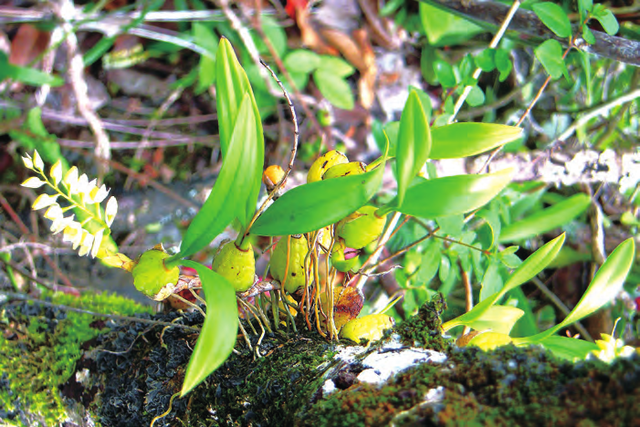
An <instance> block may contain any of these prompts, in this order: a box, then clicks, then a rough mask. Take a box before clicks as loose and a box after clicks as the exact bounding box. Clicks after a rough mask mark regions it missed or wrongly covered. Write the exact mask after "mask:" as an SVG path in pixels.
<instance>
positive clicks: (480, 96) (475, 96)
mask: <svg viewBox="0 0 640 427" xmlns="http://www.w3.org/2000/svg"><path fill="white" fill-rule="evenodd" d="M465 101H466V102H467V104H469V105H470V106H471V107H477V106H479V105H482V104H484V92H483V91H482V89H480V87H478V85H473V86H472V87H471V90H470V91H469V95H467V99H466V100H465Z"/></svg>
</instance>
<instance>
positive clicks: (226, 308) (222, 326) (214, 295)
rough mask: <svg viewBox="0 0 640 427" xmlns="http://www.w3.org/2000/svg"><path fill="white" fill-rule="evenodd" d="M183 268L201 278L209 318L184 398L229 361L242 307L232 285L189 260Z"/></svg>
mask: <svg viewBox="0 0 640 427" xmlns="http://www.w3.org/2000/svg"><path fill="white" fill-rule="evenodd" d="M182 265H184V266H185V267H190V268H193V269H195V270H196V271H197V272H198V275H199V276H200V281H201V282H202V289H203V291H204V296H205V299H206V301H207V317H206V318H205V319H204V324H203V325H202V330H201V331H200V336H199V337H198V341H197V342H196V346H195V348H194V349H193V354H192V355H191V358H190V359H189V364H188V365H187V371H186V373H185V376H184V382H183V383H182V390H181V391H180V396H184V395H185V394H187V393H189V392H190V391H191V390H193V388H195V387H196V386H197V385H198V384H200V383H201V382H202V381H204V380H205V379H206V378H207V377H208V376H209V375H210V374H211V373H212V372H213V371H215V370H216V369H217V368H218V367H220V365H222V364H223V363H224V361H225V360H227V358H228V357H229V355H231V352H232V351H233V347H234V346H235V343H236V334H237V333H238V306H237V303H236V293H235V291H234V289H233V286H232V285H231V283H229V282H228V281H227V279H225V278H224V277H222V276H221V275H219V274H218V273H216V272H214V271H212V270H209V269H208V268H207V267H205V266H204V265H202V264H199V263H197V262H194V261H188V260H185V261H182Z"/></svg>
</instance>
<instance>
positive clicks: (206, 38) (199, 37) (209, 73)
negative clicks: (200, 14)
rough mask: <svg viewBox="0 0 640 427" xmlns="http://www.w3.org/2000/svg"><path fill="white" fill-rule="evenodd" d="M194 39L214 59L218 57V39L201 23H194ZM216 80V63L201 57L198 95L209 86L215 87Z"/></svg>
mask: <svg viewBox="0 0 640 427" xmlns="http://www.w3.org/2000/svg"><path fill="white" fill-rule="evenodd" d="M192 29H193V38H194V41H195V42H197V43H198V44H199V45H200V46H202V47H203V48H205V49H207V50H208V51H209V52H210V53H211V56H212V57H213V58H215V56H216V51H217V50H218V39H217V37H216V36H215V35H214V34H213V31H211V29H210V28H209V27H208V26H206V25H205V24H203V23H201V22H194V23H193V24H192ZM215 80H216V61H215V60H214V59H212V58H208V57H206V56H201V57H200V63H199V64H198V86H197V88H196V89H195V90H196V93H199V92H202V91H204V90H206V89H207V88H208V87H209V86H211V85H213V84H214V82H215Z"/></svg>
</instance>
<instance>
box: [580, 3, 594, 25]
mask: <svg viewBox="0 0 640 427" xmlns="http://www.w3.org/2000/svg"><path fill="white" fill-rule="evenodd" d="M577 3H578V11H579V12H580V21H581V22H582V21H584V20H585V19H587V14H588V13H589V12H590V11H591V8H592V7H593V0H578V1H577Z"/></svg>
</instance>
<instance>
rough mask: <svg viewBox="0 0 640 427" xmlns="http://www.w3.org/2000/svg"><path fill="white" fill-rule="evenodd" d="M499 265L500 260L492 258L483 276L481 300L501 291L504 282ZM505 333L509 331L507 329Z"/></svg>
mask: <svg viewBox="0 0 640 427" xmlns="http://www.w3.org/2000/svg"><path fill="white" fill-rule="evenodd" d="M499 266H500V263H499V262H497V261H495V260H492V261H490V263H489V266H488V267H487V269H486V270H485V272H484V276H482V288H480V298H479V300H480V301H482V300H485V299H487V298H488V297H490V296H491V295H493V294H495V293H496V292H499V291H500V289H502V286H503V282H502V277H500V272H499V271H498V267H499ZM469 326H471V325H469ZM474 329H478V328H474ZM494 330H495V329H494ZM505 333H509V332H508V331H507V332H505Z"/></svg>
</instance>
